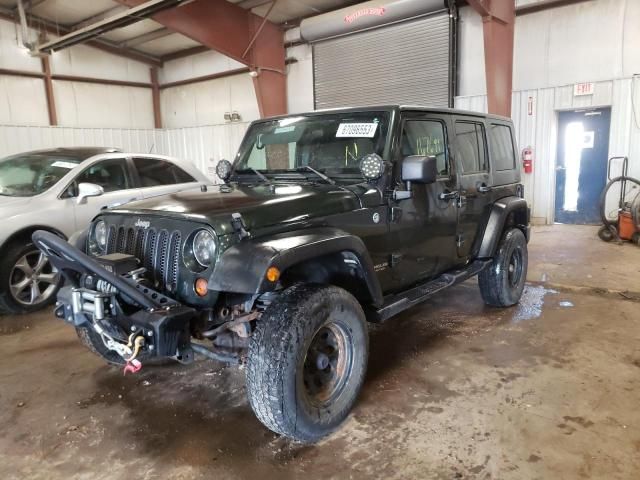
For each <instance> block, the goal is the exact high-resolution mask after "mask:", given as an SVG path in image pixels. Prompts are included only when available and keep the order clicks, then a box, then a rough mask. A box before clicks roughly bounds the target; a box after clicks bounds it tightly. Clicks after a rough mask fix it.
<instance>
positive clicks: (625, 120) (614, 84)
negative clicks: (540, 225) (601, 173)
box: [456, 77, 640, 223]
mask: <svg viewBox="0 0 640 480" xmlns="http://www.w3.org/2000/svg"><path fill="white" fill-rule="evenodd" d="M634 82H635V89H634V88H633V86H634ZM634 90H635V92H634ZM633 97H635V98H633ZM632 102H635V105H636V110H637V112H638V115H637V118H636V116H635V115H634V112H633V104H634V103H632ZM587 107H611V133H610V140H609V157H613V156H628V157H629V173H630V175H632V176H635V177H639V176H640V78H637V77H636V79H635V80H632V79H631V78H625V79H618V80H612V81H608V82H597V83H595V92H594V94H593V95H585V96H574V95H573V85H568V86H561V87H553V88H541V89H534V90H522V91H517V92H513V96H512V114H511V116H512V118H513V121H514V124H515V127H516V134H517V139H518V145H519V147H520V150H522V149H523V148H524V147H526V146H532V147H533V149H534V155H535V160H534V167H533V173H532V174H531V175H526V174H523V176H522V177H523V183H524V184H525V192H526V197H527V200H528V201H529V202H530V203H531V205H532V216H533V217H534V218H535V220H536V221H538V222H541V221H542V222H546V223H553V220H554V196H555V165H556V142H557V125H558V112H559V111H562V110H576V109H580V108H587ZM456 108H462V109H465V110H475V111H481V112H486V111H487V100H486V96H485V95H478V96H469V97H457V98H456ZM609 199H610V202H609V203H610V205H608V210H612V209H614V208H615V201H613V202H612V201H611V200H612V199H615V192H612V195H610V196H609Z"/></svg>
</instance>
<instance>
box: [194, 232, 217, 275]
mask: <svg viewBox="0 0 640 480" xmlns="http://www.w3.org/2000/svg"><path fill="white" fill-rule="evenodd" d="M193 256H194V257H195V259H196V261H197V262H198V263H199V264H200V265H202V266H203V267H208V266H210V265H211V264H212V263H213V260H214V259H215V256H216V239H215V238H214V237H213V235H212V234H211V233H209V232H208V231H207V230H200V231H199V232H198V233H196V236H195V237H194V238H193Z"/></svg>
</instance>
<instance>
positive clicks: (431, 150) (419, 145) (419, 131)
mask: <svg viewBox="0 0 640 480" xmlns="http://www.w3.org/2000/svg"><path fill="white" fill-rule="evenodd" d="M445 138H446V137H445V131H444V124H443V123H442V122H439V121H438V120H408V121H407V122H405V124H404V131H403V132H402V156H403V157H406V156H409V155H423V156H434V157H436V159H437V161H438V173H439V175H441V176H448V175H449V161H448V158H447V147H446V140H445Z"/></svg>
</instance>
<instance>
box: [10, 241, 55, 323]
mask: <svg viewBox="0 0 640 480" xmlns="http://www.w3.org/2000/svg"><path fill="white" fill-rule="evenodd" d="M60 284H61V278H60V274H59V273H58V272H57V271H56V269H55V268H54V267H53V265H51V263H50V262H49V259H48V258H47V257H46V256H45V255H44V254H43V253H42V252H41V251H40V250H38V249H37V248H36V247H35V245H33V243H31V242H29V243H28V244H26V245H24V244H20V243H15V244H13V245H12V246H11V247H10V248H8V249H7V252H6V255H5V256H4V258H2V260H1V261H0V313H4V314H11V313H13V314H16V313H27V312H32V311H35V310H39V309H40V308H42V307H44V306H46V305H48V304H50V303H51V302H52V301H53V300H54V299H55V295H56V293H57V291H58V288H59V287H60Z"/></svg>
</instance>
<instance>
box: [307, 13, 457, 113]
mask: <svg viewBox="0 0 640 480" xmlns="http://www.w3.org/2000/svg"><path fill="white" fill-rule="evenodd" d="M449 41H450V39H449V15H448V13H441V14H435V15H430V16H427V17H422V18H418V19H415V20H411V21H407V22H403V23H398V24H394V25H390V26H385V27H381V28H377V29H374V30H368V31H365V32H360V33H354V34H351V35H346V36H344V37H338V38H334V39H331V40H325V41H322V42H319V43H317V44H315V45H314V46H313V70H314V90H315V106H316V108H318V109H320V108H334V107H345V106H355V105H382V104H395V103H400V104H411V105H430V106H436V107H446V106H448V105H449V99H450V97H449V83H450V82H449Z"/></svg>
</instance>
